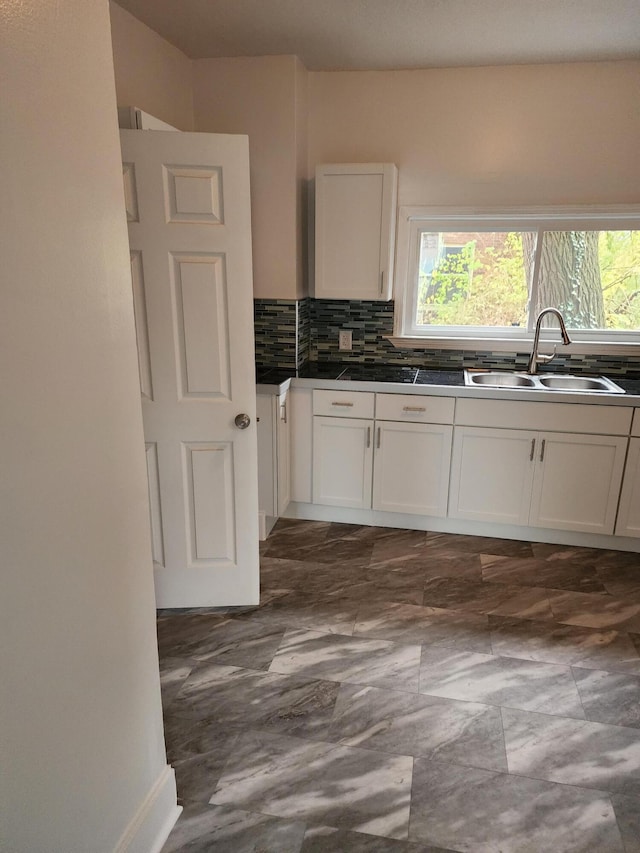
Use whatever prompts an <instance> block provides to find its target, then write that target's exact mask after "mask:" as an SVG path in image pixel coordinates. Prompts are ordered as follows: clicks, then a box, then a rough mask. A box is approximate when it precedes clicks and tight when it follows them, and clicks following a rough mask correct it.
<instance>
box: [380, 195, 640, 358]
mask: <svg viewBox="0 0 640 853" xmlns="http://www.w3.org/2000/svg"><path fill="white" fill-rule="evenodd" d="M464 230H469V231H536V232H538V235H539V237H540V235H541V233H542V232H543V231H554V230H558V231H615V230H640V208H638V207H637V206H632V205H616V206H613V207H597V208H596V207H581V208H567V207H562V208H560V207H556V208H538V207H537V208H518V209H517V210H516V209H512V208H508V209H505V208H502V209H484V210H479V209H475V208H456V209H453V208H434V207H426V206H418V207H416V206H403V207H400V209H399V218H398V235H397V244H396V245H397V250H396V251H397V254H396V267H395V277H394V284H393V293H394V300H395V307H396V310H395V318H394V330H393V335H392V336H389V338H388V340H390V341H391V343H392V344H393V345H394V346H396V347H410V348H412V349H460V350H491V351H494V352H495V351H497V352H500V351H503V352H513V351H522V350H526V349H528V348H530V346H531V344H532V342H533V335H534V325H535V318H534V317H533V316H532V315H531V314H530V315H529V317H528V325H527V327H526V328H524V327H515V328H510V327H509V328H506V327H500V326H484V327H478V326H434V327H430V328H427V329H425V328H423V327H421V328H418V327H417V324H416V323H415V322H414V318H415V316H416V308H417V297H418V265H419V254H420V234H421V233H422V232H424V231H434V232H443V231H464ZM541 253H542V241H541V239H538V243H537V248H536V258H535V263H534V269H535V271H537V268H538V264H539V260H540V255H541ZM536 287H537V275H535V273H534V281H533V283H532V285H531V290H530V292H529V295H530V301H533V300H534V299H535V289H536ZM534 304H535V302H534ZM570 334H571V338H572V343H571V344H570V345H569V346H567V347H564V346H563V347H562V350H561V352H563V353H566V354H571V353H576V354H590V353H603V354H611V355H623V354H626V355H639V354H640V329H639V330H637V331H629V330H618V329H616V330H602V329H593V330H583V329H571V330H570ZM541 340H543V341H550V342H552V343H558V342H560V340H561V338H560V334H559V331H557V330H556V329H555V328H544V329H542V333H541Z"/></svg>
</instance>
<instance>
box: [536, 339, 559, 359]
mask: <svg viewBox="0 0 640 853" xmlns="http://www.w3.org/2000/svg"><path fill="white" fill-rule="evenodd" d="M557 354H558V347H557V345H556V344H554V346H553V352H552V353H550V354H549V355H545V354H544V353H541V352H540V353H538V356H537V359H536V360H537V361H539V362H540V364H548V363H549V362H550V361H553V359H554V358H555V357H556V355H557Z"/></svg>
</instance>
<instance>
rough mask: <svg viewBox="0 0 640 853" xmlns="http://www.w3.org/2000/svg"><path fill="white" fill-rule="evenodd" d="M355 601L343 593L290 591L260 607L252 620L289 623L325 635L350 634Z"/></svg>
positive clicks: (354, 614) (354, 616)
mask: <svg viewBox="0 0 640 853" xmlns="http://www.w3.org/2000/svg"><path fill="white" fill-rule="evenodd" d="M357 612H358V604H357V602H356V601H354V600H353V599H351V598H349V597H348V596H344V595H336V596H334V597H333V598H328V597H319V596H310V595H309V594H307V593H302V592H291V593H289V594H288V595H284V596H282V597H280V598H278V599H277V600H275V601H272V602H270V603H269V604H266V605H265V606H264V607H261V608H260V610H259V612H258V613H256V614H255V616H254V621H257V622H264V623H267V624H269V625H273V626H279V627H281V628H282V631H284V630H285V628H286V627H290V626H292V625H294V626H296V627H298V628H309V629H310V630H313V631H321V632H323V633H327V634H347V635H351V634H353V628H354V625H355V621H356V613H357Z"/></svg>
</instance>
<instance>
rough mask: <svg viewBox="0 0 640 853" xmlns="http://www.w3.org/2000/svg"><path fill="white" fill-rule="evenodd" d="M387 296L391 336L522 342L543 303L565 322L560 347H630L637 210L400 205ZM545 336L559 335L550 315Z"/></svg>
mask: <svg viewBox="0 0 640 853" xmlns="http://www.w3.org/2000/svg"><path fill="white" fill-rule="evenodd" d="M395 299H396V326H395V330H394V337H392V339H391V340H392V341H393V343H394V344H396V345H397V346H411V347H415V346H418V347H420V346H423V347H429V346H432V347H434V348H448V349H452V348H456V349H491V350H511V351H514V350H517V349H523V348H526V345H527V343H528V342H530V341H531V339H532V337H533V331H534V327H535V321H536V317H537V315H538V313H539V312H540V310H541V309H542V308H546V307H549V306H551V307H554V308H557V309H558V310H559V311H560V312H561V313H562V314H563V316H564V318H565V321H566V324H567V327H568V328H569V330H570V334H571V337H572V340H573V341H574V343H573V344H572V345H571V347H570V349H569V350H568V351H571V352H576V353H580V352H584V353H589V352H610V353H616V352H621V353H627V354H631V352H632V351H635V347H639V348H640V213H639V212H638V211H637V209H633V210H630V209H628V208H624V209H622V210H621V209H620V208H617V209H615V210H608V211H598V212H592V211H575V210H573V211H564V210H563V211H551V212H549V211H545V212H537V211H536V212H532V213H529V214H522V213H510V212H509V213H504V212H503V213H500V214H496V213H468V212H466V213H465V212H461V213H458V214H452V213H450V212H447V213H438V212H437V211H433V210H428V209H426V208H401V209H400V223H399V229H398V259H397V268H396V280H395ZM543 338H546V339H548V340H554V341H557V340H559V335H558V332H557V323H556V322H555V321H554V319H553V318H547V319H546V320H545V323H544V326H543ZM519 345H524V346H519ZM631 347H633V348H634V350H632V349H631Z"/></svg>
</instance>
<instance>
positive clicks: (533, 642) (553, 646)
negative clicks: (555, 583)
mask: <svg viewBox="0 0 640 853" xmlns="http://www.w3.org/2000/svg"><path fill="white" fill-rule="evenodd" d="M489 628H490V632H491V647H492V650H493V653H494V654H495V655H502V656H506V657H514V658H523V659H525V660H537V661H543V662H546V663H559V664H567V665H571V666H577V667H585V668H586V669H604V670H607V671H610V672H611V671H612V672H628V673H629V674H631V675H633V674H637V675H640V653H639V652H638V650H637V649H636V647H635V645H634V643H633V641H632V639H631V638H630V637H629V635H628V634H626V633H622V632H620V631H615V630H612V629H603V630H601V629H598V628H582V627H580V626H579V625H559V624H557V623H552V624H544V623H543V622H538V621H532V620H528V619H517V618H509V617H506V618H505V617H501V616H489Z"/></svg>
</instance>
